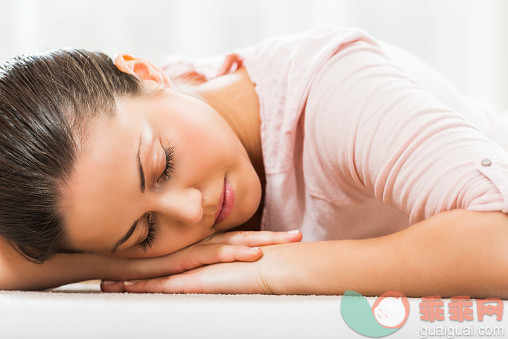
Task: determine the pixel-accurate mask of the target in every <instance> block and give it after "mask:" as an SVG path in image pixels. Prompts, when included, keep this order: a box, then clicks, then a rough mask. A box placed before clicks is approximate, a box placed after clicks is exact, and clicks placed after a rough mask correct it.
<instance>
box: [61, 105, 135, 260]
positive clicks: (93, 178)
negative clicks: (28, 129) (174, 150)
mask: <svg viewBox="0 0 508 339" xmlns="http://www.w3.org/2000/svg"><path fill="white" fill-rule="evenodd" d="M129 107H132V106H128V107H119V110H118V112H117V113H115V115H114V116H113V117H112V118H110V119H109V118H108V119H98V120H97V121H94V122H93V123H91V124H90V127H89V131H88V133H87V134H88V138H87V140H86V144H85V145H83V147H82V149H81V150H80V151H79V153H78V154H77V156H76V160H75V164H74V168H73V171H72V173H71V176H70V178H69V180H68V182H67V183H66V187H65V199H64V201H63V202H62V206H61V207H62V211H63V213H64V216H65V219H66V221H67V225H66V226H67V227H66V231H67V232H68V234H69V238H70V242H71V245H72V247H77V248H78V249H81V248H85V249H87V250H91V249H97V250H102V249H104V248H105V246H107V247H110V246H111V245H112V239H115V238H113V235H114V236H115V237H120V236H121V233H120V230H125V229H124V228H125V227H126V226H125V225H129V226H130V224H132V221H133V220H134V219H135V218H133V215H132V214H130V215H129V213H126V212H127V208H126V206H129V207H130V208H131V209H132V206H133V202H135V201H136V200H137V199H139V195H137V194H136V193H139V192H138V191H139V183H138V180H139V179H138V173H137V162H136V158H137V149H138V145H139V135H140V132H141V129H142V124H141V123H140V122H141V120H140V119H136V115H133V114H131V113H132V112H129ZM132 212H133V211H132V210H131V211H130V213H132ZM122 227H123V228H122ZM108 235H109V236H108Z"/></svg>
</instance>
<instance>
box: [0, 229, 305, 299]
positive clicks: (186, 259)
mask: <svg viewBox="0 0 508 339" xmlns="http://www.w3.org/2000/svg"><path fill="white" fill-rule="evenodd" d="M300 240H301V234H300V235H294V234H287V233H285V232H269V231H262V232H218V233H215V234H213V235H212V236H209V237H207V238H205V239H202V240H201V241H199V242H197V243H194V244H191V245H189V246H187V247H185V248H182V249H180V250H178V251H175V252H172V253H168V254H167V255H163V256H159V257H152V258H150V257H146V258H123V257H115V256H107V255H103V254H98V253H84V254H64V253H60V254H57V255H55V256H54V257H53V258H51V259H49V260H47V261H45V262H44V263H42V264H36V263H32V262H30V261H28V260H27V259H25V258H24V257H23V256H22V255H21V254H19V253H18V252H17V251H16V250H15V249H14V248H13V247H12V246H10V244H9V243H8V242H7V241H6V240H5V239H4V238H2V237H0V289H7V290H9V289H21V290H39V289H46V288H53V287H57V286H60V285H64V284H69V283H73V282H78V281H83V280H90V279H108V280H124V279H141V278H151V277H158V276H162V275H168V274H177V273H181V272H184V271H186V270H191V269H195V268H196V267H199V266H202V265H208V264H215V263H218V262H231V261H252V260H257V259H259V257H260V256H261V254H262V252H261V251H259V250H256V251H251V250H250V247H252V246H260V245H271V244H279V243H286V242H291V241H300Z"/></svg>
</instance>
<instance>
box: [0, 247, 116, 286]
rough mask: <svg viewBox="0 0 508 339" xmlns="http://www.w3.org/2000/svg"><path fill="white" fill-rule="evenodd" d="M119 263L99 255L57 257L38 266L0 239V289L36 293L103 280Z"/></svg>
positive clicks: (114, 259) (59, 255)
mask: <svg viewBox="0 0 508 339" xmlns="http://www.w3.org/2000/svg"><path fill="white" fill-rule="evenodd" d="M117 264H118V266H117V267H118V268H120V265H119V264H120V260H119V259H118V258H114V257H107V256H104V255H100V254H93V253H85V254H63V253H62V254H57V255H55V256H54V257H53V258H51V259H50V260H47V261H45V262H44V263H42V264H36V263H32V262H30V261H28V260H27V259H25V258H24V257H23V256H22V255H21V254H19V253H18V252H17V251H16V250H15V249H14V248H13V247H12V246H11V245H10V244H9V243H8V242H7V241H6V240H5V239H4V238H2V237H0V289H4V290H12V289H16V290H17V289H20V290H39V289H46V288H53V287H57V286H60V285H64V284H69V283H73V282H78V281H83V280H90V279H98V278H100V277H104V276H107V275H108V274H109V273H110V272H112V269H113V268H114V267H115V265H117Z"/></svg>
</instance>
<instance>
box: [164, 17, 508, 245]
mask: <svg viewBox="0 0 508 339" xmlns="http://www.w3.org/2000/svg"><path fill="white" fill-rule="evenodd" d="M231 53H236V54H238V55H239V56H240V57H241V58H242V59H243V66H244V67H245V68H246V70H247V72H248V74H249V76H250V78H251V80H252V82H253V83H255V84H256V87H255V90H256V92H257V94H258V97H259V102H260V116H261V144H262V151H263V162H264V166H265V174H266V188H265V189H266V191H265V201H264V209H263V213H262V221H261V229H262V230H291V229H295V228H299V229H300V230H301V232H302V234H303V241H317V240H334V239H356V238H368V237H377V236H381V235H386V234H390V233H393V232H396V231H398V230H401V229H403V228H406V227H408V226H410V225H412V224H414V223H417V222H420V221H422V220H424V219H426V218H429V217H431V216H433V215H435V214H437V213H439V212H442V211H447V210H451V209H459V208H460V209H468V210H475V211H503V212H505V213H507V212H508V152H507V150H506V149H508V147H507V146H508V142H507V140H508V139H507V138H506V135H507V134H508V122H507V121H508V119H506V117H505V116H501V115H499V114H498V115H496V114H495V113H494V112H493V111H492V109H491V107H490V106H487V105H484V104H482V103H481V102H479V101H477V100H474V99H471V98H467V97H464V96H462V95H461V94H460V93H458V92H457V91H456V89H455V88H454V87H453V86H452V85H450V84H449V83H448V82H447V81H446V80H445V79H444V78H443V77H441V76H440V75H439V74H438V73H437V72H435V71H434V70H433V69H431V68H430V67H429V66H427V65H426V64H425V63H423V62H422V61H421V60H419V59H418V58H416V57H414V56H413V55H411V54H409V53H408V52H405V51H403V50H402V49H399V48H397V47H395V46H392V45H390V44H388V43H386V42H382V41H380V40H377V39H375V38H373V37H371V36H370V35H369V34H368V33H366V32H365V31H363V30H361V29H358V28H335V27H329V26H320V27H317V28H314V29H310V30H307V31H303V32H300V33H297V34H292V35H281V36H276V37H272V38H269V39H265V40H263V41H261V42H259V43H257V44H255V45H251V46H248V47H245V48H240V49H237V50H234V51H231ZM228 54H229V53H228ZM191 59H192V58H187V61H184V60H183V58H181V56H176V55H174V56H173V57H172V58H169V59H168V60H167V62H166V63H165V65H164V67H163V69H164V70H165V71H166V72H167V73H168V74H169V75H170V76H175V75H177V74H178V73H181V72H184V71H188V70H195V71H197V72H199V73H201V74H203V75H205V76H206V77H208V78H210V77H213V76H214V75H215V74H216V72H217V70H218V68H219V66H220V64H221V63H222V61H223V59H224V56H223V55H217V56H212V57H209V58H194V60H191ZM503 147H506V149H505V148H503Z"/></svg>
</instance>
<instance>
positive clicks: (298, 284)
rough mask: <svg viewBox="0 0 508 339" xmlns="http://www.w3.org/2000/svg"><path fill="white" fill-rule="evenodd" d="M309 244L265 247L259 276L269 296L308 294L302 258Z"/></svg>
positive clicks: (260, 262)
mask: <svg viewBox="0 0 508 339" xmlns="http://www.w3.org/2000/svg"><path fill="white" fill-rule="evenodd" d="M307 245H308V243H301V242H296V243H287V244H277V245H270V246H263V247H262V250H263V257H261V259H259V261H258V263H259V274H260V276H261V279H262V281H263V284H264V287H265V289H266V290H267V293H269V294H306V292H305V291H307V290H308V288H307V287H306V285H307V281H308V279H307V276H306V270H305V269H304V267H303V265H302V262H304V261H303V260H301V256H302V255H303V252H304V247H306V246H307Z"/></svg>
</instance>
